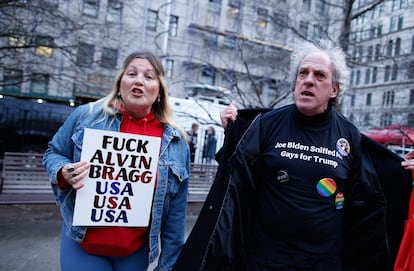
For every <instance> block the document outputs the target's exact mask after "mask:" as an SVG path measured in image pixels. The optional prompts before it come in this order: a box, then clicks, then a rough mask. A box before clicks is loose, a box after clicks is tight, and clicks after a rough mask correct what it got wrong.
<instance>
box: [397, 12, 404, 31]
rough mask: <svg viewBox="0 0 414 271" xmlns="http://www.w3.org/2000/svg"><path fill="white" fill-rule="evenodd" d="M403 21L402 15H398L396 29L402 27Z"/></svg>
mask: <svg viewBox="0 0 414 271" xmlns="http://www.w3.org/2000/svg"><path fill="white" fill-rule="evenodd" d="M403 23H404V16H403V15H400V16H398V30H401V29H403Z"/></svg>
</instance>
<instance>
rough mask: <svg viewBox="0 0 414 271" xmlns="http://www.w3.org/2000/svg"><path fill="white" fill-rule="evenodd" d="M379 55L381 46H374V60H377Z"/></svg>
mask: <svg viewBox="0 0 414 271" xmlns="http://www.w3.org/2000/svg"><path fill="white" fill-rule="evenodd" d="M380 54H381V45H379V44H377V45H375V60H378V59H379V57H380Z"/></svg>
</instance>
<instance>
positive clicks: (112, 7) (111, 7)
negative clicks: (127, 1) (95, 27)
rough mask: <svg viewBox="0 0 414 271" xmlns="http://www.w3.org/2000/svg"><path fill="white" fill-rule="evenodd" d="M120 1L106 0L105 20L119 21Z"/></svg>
mask: <svg viewBox="0 0 414 271" xmlns="http://www.w3.org/2000/svg"><path fill="white" fill-rule="evenodd" d="M121 13H122V2H121V1H119V0H108V7H107V9H106V21H107V22H113V23H117V22H120V21H121Z"/></svg>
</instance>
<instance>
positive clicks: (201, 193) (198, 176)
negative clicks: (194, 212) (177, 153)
mask: <svg viewBox="0 0 414 271" xmlns="http://www.w3.org/2000/svg"><path fill="white" fill-rule="evenodd" d="M216 171H217V165H215V164H191V176H190V183H189V186H188V193H189V194H188V198H189V201H192V202H204V201H205V199H206V197H207V194H208V192H209V191H210V187H211V185H212V183H213V181H214V177H215V176H216Z"/></svg>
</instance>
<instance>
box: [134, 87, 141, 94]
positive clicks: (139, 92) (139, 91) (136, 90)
mask: <svg viewBox="0 0 414 271" xmlns="http://www.w3.org/2000/svg"><path fill="white" fill-rule="evenodd" d="M132 93H134V94H143V93H144V92H143V91H142V90H140V89H138V88H133V89H132Z"/></svg>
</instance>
